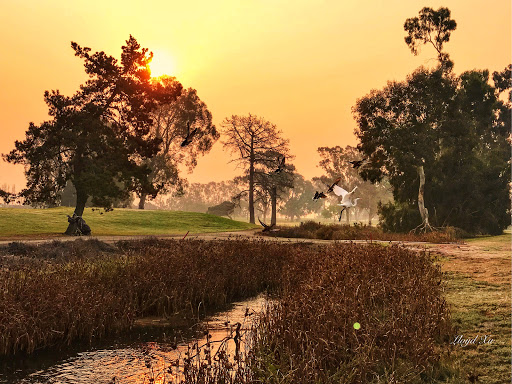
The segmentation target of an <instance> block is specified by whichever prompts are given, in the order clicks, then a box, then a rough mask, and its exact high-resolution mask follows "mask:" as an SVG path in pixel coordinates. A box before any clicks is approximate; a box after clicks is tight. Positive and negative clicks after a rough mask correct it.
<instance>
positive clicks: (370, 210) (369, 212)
mask: <svg viewBox="0 0 512 384" xmlns="http://www.w3.org/2000/svg"><path fill="white" fill-rule="evenodd" d="M372 215H373V212H372V209H371V208H368V225H370V226H371V225H372Z"/></svg>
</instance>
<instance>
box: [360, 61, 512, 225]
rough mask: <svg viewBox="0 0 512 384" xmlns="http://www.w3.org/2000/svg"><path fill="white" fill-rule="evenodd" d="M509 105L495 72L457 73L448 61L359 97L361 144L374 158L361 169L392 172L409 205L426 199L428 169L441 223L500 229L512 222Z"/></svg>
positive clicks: (431, 206) (430, 206)
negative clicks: (446, 68)
mask: <svg viewBox="0 0 512 384" xmlns="http://www.w3.org/2000/svg"><path fill="white" fill-rule="evenodd" d="M504 110H508V111H509V112H508V114H510V107H509V106H507V105H506V104H504V103H503V102H502V101H500V100H499V90H498V89H497V88H495V87H493V86H492V85H491V84H489V73H488V71H469V72H465V73H463V74H461V75H460V76H458V77H457V76H454V75H447V74H446V73H444V72H443V70H442V68H441V67H439V68H436V69H434V70H427V69H425V68H420V69H418V70H416V71H415V72H414V73H413V74H411V75H409V76H408V77H407V79H406V80H405V81H402V82H389V83H388V85H387V86H386V87H385V88H384V89H382V90H379V91H376V90H374V91H372V92H370V94H368V95H366V96H365V97H363V98H361V99H359V100H358V101H357V103H356V106H355V107H354V109H353V112H354V115H355V118H356V121H357V123H358V128H357V129H356V135H357V136H358V138H359V139H360V144H359V145H358V148H359V149H360V150H361V151H362V152H363V153H364V154H365V155H366V156H368V157H369V165H368V166H367V167H366V168H365V169H363V170H362V172H361V174H362V176H363V177H364V178H365V179H368V180H372V181H377V180H380V179H381V178H382V177H383V176H387V177H389V180H390V183H391V186H392V187H393V195H394V198H395V201H396V204H397V205H396V207H397V209H398V205H400V204H401V205H402V208H401V209H403V207H404V204H405V206H407V207H412V206H413V205H415V204H419V199H420V195H421V193H418V186H420V187H421V177H422V175H421V172H423V173H424V174H423V177H424V179H425V181H424V192H423V194H424V198H425V207H426V208H427V210H428V211H429V212H431V215H430V217H431V219H432V220H433V223H434V224H435V225H437V226H442V225H452V226H457V227H460V228H463V229H464V230H466V231H468V232H473V233H493V234H494V233H500V232H501V231H502V230H503V229H504V228H505V227H506V226H507V225H508V224H509V221H510V220H509V217H508V214H507V210H508V207H509V206H510V198H509V188H508V175H509V174H510V163H509V159H510V146H509V144H508V143H507V138H508V136H509V129H507V128H509V123H506V121H504V119H503V117H504V116H505V115H506V114H504V113H503V111H504ZM500 111H501V112H500ZM391 211H392V210H391ZM391 211H390V210H389V207H388V209H387V210H386V212H388V214H390V215H391V213H390V212H391ZM420 213H421V212H420ZM400 220H402V221H404V218H403V217H401V219H400ZM413 221H414V220H413ZM411 222H412V221H411ZM395 224H396V225H398V224H397V223H395ZM417 224H419V223H417ZM389 226H390V228H389V229H396V228H397V227H396V226H395V227H393V226H394V224H392V223H389ZM402 229H405V228H402ZM408 229H412V228H408Z"/></svg>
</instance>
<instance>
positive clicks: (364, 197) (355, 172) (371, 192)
mask: <svg viewBox="0 0 512 384" xmlns="http://www.w3.org/2000/svg"><path fill="white" fill-rule="evenodd" d="M317 151H318V153H319V155H320V158H321V160H320V163H319V166H320V168H322V169H323V170H324V172H325V174H324V175H323V176H321V177H320V181H321V182H322V183H323V185H325V184H331V183H332V182H333V180H335V179H337V178H338V177H341V181H340V183H339V185H340V187H342V188H345V189H346V190H348V191H351V190H352V189H353V188H354V187H357V188H358V189H357V196H358V197H361V200H359V202H358V205H357V206H356V207H354V208H353V209H354V210H357V209H366V210H368V218H369V222H370V224H371V219H372V217H373V215H374V214H376V213H377V205H378V203H379V202H380V201H388V200H390V199H391V194H390V192H389V190H388V188H387V187H386V186H387V181H386V180H385V179H384V180H382V181H381V182H377V181H376V180H374V182H373V183H372V182H370V181H365V180H364V179H363V178H362V177H361V176H360V175H359V171H360V170H361V171H363V170H365V167H364V166H363V167H362V168H359V169H356V168H354V167H352V165H351V164H350V163H349V161H353V160H361V159H362V158H363V156H364V154H363V153H361V152H360V151H359V150H358V149H357V148H355V147H352V146H350V145H347V146H346V147H344V148H342V147H340V146H336V147H320V148H318V149H317ZM332 196H333V195H331V199H330V200H331V203H332V204H336V203H338V200H339V198H333V197H332ZM336 211H339V209H336ZM346 211H347V212H348V209H346ZM326 215H327V213H326ZM347 215H348V213H347ZM329 217H330V216H329Z"/></svg>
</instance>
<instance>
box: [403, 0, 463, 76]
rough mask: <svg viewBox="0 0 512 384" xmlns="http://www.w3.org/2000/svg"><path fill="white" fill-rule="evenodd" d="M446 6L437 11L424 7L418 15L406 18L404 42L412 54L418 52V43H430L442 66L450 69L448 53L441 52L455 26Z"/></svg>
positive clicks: (450, 62)
mask: <svg viewBox="0 0 512 384" xmlns="http://www.w3.org/2000/svg"><path fill="white" fill-rule="evenodd" d="M450 15H451V12H450V10H449V9H448V8H444V7H441V8H439V9H438V10H437V11H436V10H434V9H432V8H429V7H425V8H423V9H422V10H421V11H420V12H419V16H417V17H412V18H408V19H407V20H406V21H405V23H404V29H405V31H406V32H407V36H406V37H405V43H406V44H407V46H408V47H409V48H410V50H411V52H412V53H413V54H414V55H417V54H418V52H419V47H420V45H422V44H423V45H424V44H429V43H430V44H431V45H432V46H433V47H434V49H435V50H436V52H437V57H438V59H439V62H440V63H441V65H442V67H443V68H446V69H451V68H452V67H453V62H452V61H450V59H449V55H448V53H446V52H443V44H444V43H447V42H448V41H449V40H450V34H451V32H452V31H454V30H455V28H457V23H456V22H455V20H453V19H451V18H450Z"/></svg>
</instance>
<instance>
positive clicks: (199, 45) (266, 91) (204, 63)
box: [0, 0, 511, 191]
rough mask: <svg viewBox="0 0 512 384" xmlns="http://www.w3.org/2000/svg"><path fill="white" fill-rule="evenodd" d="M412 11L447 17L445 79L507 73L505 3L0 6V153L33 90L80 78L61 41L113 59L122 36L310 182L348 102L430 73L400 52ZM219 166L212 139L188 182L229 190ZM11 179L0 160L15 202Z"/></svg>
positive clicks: (18, 133)
mask: <svg viewBox="0 0 512 384" xmlns="http://www.w3.org/2000/svg"><path fill="white" fill-rule="evenodd" d="M424 6H429V7H432V8H434V9H437V8H439V7H441V6H445V7H448V8H449V9H450V10H451V12H452V18H453V19H455V20H456V22H457V29H456V30H455V31H454V32H453V33H452V37H451V39H450V42H448V43H447V44H446V45H445V49H446V51H447V52H448V53H449V54H450V56H451V58H452V60H453V61H454V63H455V67H454V70H455V72H456V73H461V72H463V71H466V70H470V69H489V70H490V71H491V73H492V71H495V70H500V71H501V70H503V69H504V68H505V66H506V65H508V64H509V63H510V62H511V4H510V0H495V1H492V2H489V1H484V0H479V1H476V0H447V1H442V2H441V1H430V2H427V1H425V0H422V1H417V0H407V1H403V0H401V1H398V0H386V1H384V0H367V1H357V0H293V1H291V0H290V1H288V0H287V1H284V0H216V1H212V0H190V1H173V0H165V1H126V0H123V1H117V0H115V1H114V0H101V1H97V0H87V1H83V0H75V1H69V0H66V1H64V0H62V1H57V0H53V1H50V0H28V1H19V0H0V153H7V152H9V151H10V150H11V149H12V148H13V147H14V141H15V140H17V139H18V140H20V139H23V138H24V136H25V131H26V129H27V128H28V124H29V122H31V121H33V122H34V123H36V124H38V123H40V122H42V121H43V120H46V119H47V118H48V115H47V107H46V105H45V103H44V101H43V93H44V91H45V90H50V89H59V90H60V91H61V92H62V93H64V94H65V95H71V94H73V93H74V92H75V91H76V90H77V88H78V86H79V85H80V84H81V83H83V82H84V81H85V80H86V75H85V73H84V70H83V63H82V61H81V60H80V59H79V58H77V57H75V56H74V55H73V51H72V49H71V47H70V42H71V41H75V42H77V43H79V44H80V45H82V46H87V47H91V48H92V50H93V51H100V50H103V51H105V52H106V53H107V54H110V55H114V56H116V57H119V56H120V52H121V46H122V45H123V44H124V42H125V40H126V39H128V37H129V35H130V34H132V35H133V36H134V37H135V38H136V39H137V40H138V42H139V43H140V44H141V45H142V46H143V47H146V48H149V49H150V50H151V51H153V52H154V55H155V56H154V68H153V70H154V71H155V72H157V73H156V74H158V75H159V74H161V73H163V72H167V74H169V75H173V76H176V77H177V79H178V80H179V81H181V82H182V84H183V85H184V87H187V88H188V87H193V88H195V89H197V92H198V95H199V97H200V98H201V99H202V100H203V101H204V102H205V103H206V104H207V105H208V107H209V109H210V111H211V112H212V114H213V119H214V123H215V124H216V125H217V126H220V123H221V121H222V120H223V119H224V118H225V117H228V116H231V115H233V114H248V113H249V112H250V113H252V114H255V115H258V116H261V117H264V118H266V119H267V120H270V121H271V122H273V123H275V124H276V125H277V126H278V128H279V129H281V130H282V131H283V134H284V137H286V138H288V139H290V147H291V151H292V153H293V154H294V155H295V156H296V157H295V159H294V161H293V163H294V164H295V165H296V167H297V169H298V171H299V172H300V173H301V174H303V175H304V176H305V177H306V178H311V177H313V176H316V175H319V174H321V171H320V169H319V168H318V167H317V164H318V162H319V157H318V156H317V152H316V150H317V148H318V147H319V146H335V145H340V146H345V145H355V144H356V139H355V136H354V134H353V131H354V128H355V122H354V120H353V117H352V113H351V108H352V106H353V105H354V104H355V102H356V99H357V98H359V97H362V96H364V95H366V94H367V93H368V92H369V91H370V90H371V89H380V88H382V87H383V86H385V85H386V82H387V81H388V80H402V79H404V78H405V76H406V75H407V74H408V73H411V72H412V71H413V70H414V69H415V68H417V67H419V66H421V65H425V66H433V65H434V64H435V56H436V55H435V51H434V49H433V48H432V47H430V46H424V47H423V48H422V50H421V52H420V54H419V55H418V56H413V55H412V54H411V52H410V51H409V48H408V47H407V46H406V44H405V42H404V36H405V32H404V29H403V24H404V21H405V19H407V18H408V17H414V16H417V15H418V12H419V11H420V9H421V8H423V7H424ZM166 68H167V69H166ZM221 139H222V138H221ZM229 160H230V158H229V156H228V155H227V153H226V152H225V151H224V150H223V147H222V144H221V143H220V141H219V142H217V143H216V144H215V146H214V148H213V149H212V151H211V152H210V154H208V155H206V156H205V157H203V158H200V159H199V165H198V167H197V168H196V170H195V171H194V173H193V174H191V175H188V176H187V177H188V179H189V180H190V181H191V182H208V181H221V180H227V179H230V178H232V177H233V176H235V175H236V174H237V173H238V171H237V170H235V169H234V165H233V164H228V161H229ZM24 180H25V179H24V176H23V168H22V167H20V166H17V167H15V166H12V165H10V164H7V163H5V162H3V160H0V185H2V184H3V183H8V184H9V185H12V184H16V187H17V191H19V190H20V189H21V187H23V186H24V184H25V181H24Z"/></svg>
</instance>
